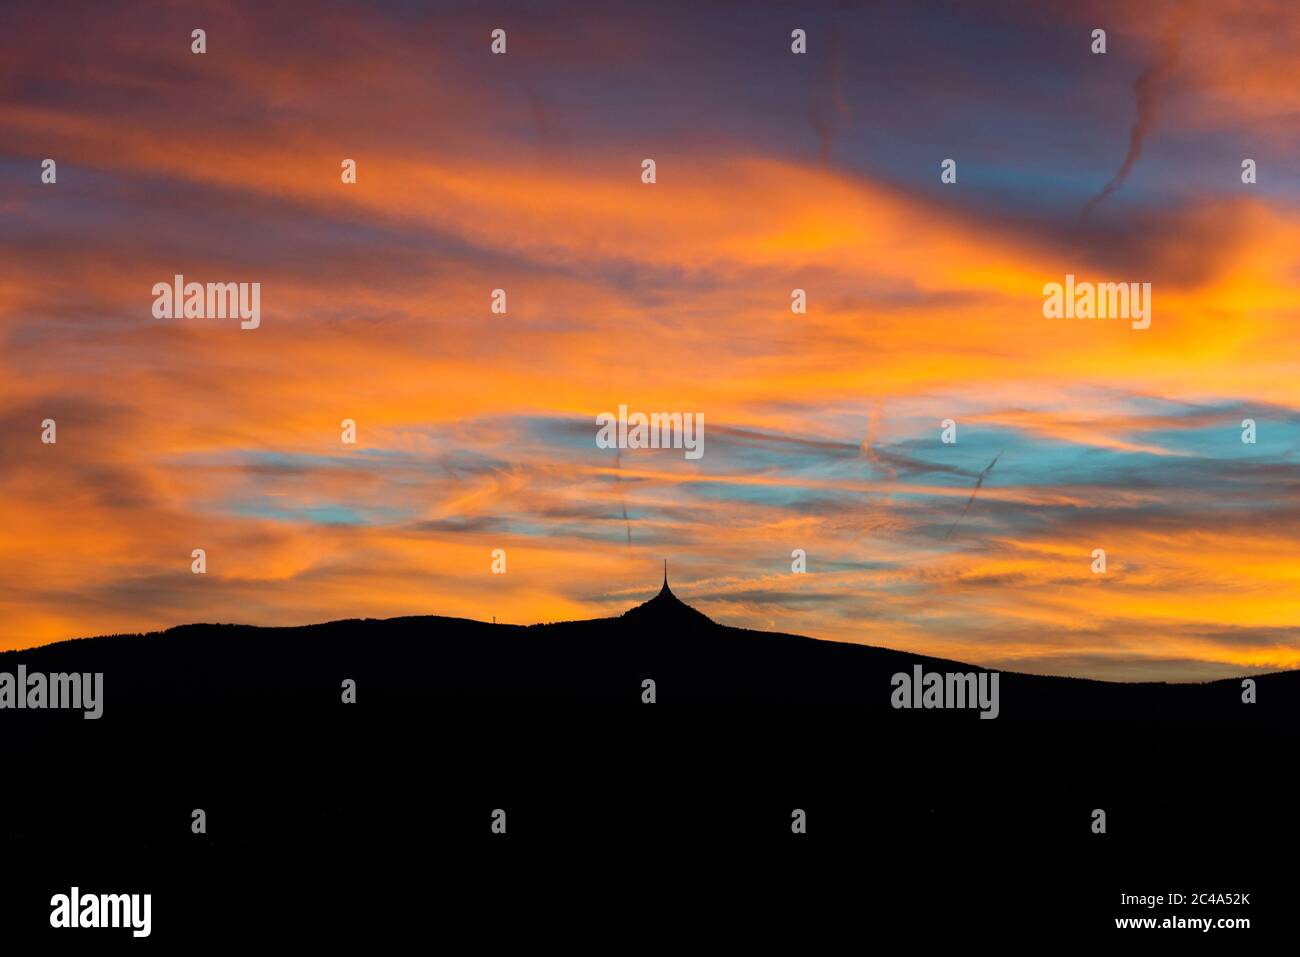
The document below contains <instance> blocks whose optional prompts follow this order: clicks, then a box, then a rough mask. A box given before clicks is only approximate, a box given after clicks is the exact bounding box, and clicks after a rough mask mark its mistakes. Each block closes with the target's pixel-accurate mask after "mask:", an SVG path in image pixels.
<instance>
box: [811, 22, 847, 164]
mask: <svg viewBox="0 0 1300 957" xmlns="http://www.w3.org/2000/svg"><path fill="white" fill-rule="evenodd" d="M828 45H829V47H830V50H829V54H828V57H827V59H826V60H824V61H823V63H824V64H825V67H824V69H823V70H822V71H821V72H820V73H819V74H818V76H817V78H816V79H815V80H814V81H813V86H812V89H811V90H810V96H809V103H808V120H809V122H810V123H811V124H812V128H813V132H815V133H816V134H817V140H818V142H819V143H820V144H821V160H822V165H823V166H830V165H831V147H832V146H834V145H835V138H836V137H837V136H839V134H840V131H841V130H842V129H843V128H844V123H845V121H846V120H847V119H848V116H849V106H848V103H847V102H845V99H844V44H843V43H842V42H841V41H840V32H839V29H838V28H837V27H835V26H832V27H831V29H830V32H829V44H828Z"/></svg>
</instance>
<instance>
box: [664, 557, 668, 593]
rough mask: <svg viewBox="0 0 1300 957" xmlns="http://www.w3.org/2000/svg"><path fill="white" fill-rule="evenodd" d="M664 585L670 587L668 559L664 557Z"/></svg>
mask: <svg viewBox="0 0 1300 957" xmlns="http://www.w3.org/2000/svg"><path fill="white" fill-rule="evenodd" d="M664 587H665V588H667V587H668V559H666V558H665V559H664Z"/></svg>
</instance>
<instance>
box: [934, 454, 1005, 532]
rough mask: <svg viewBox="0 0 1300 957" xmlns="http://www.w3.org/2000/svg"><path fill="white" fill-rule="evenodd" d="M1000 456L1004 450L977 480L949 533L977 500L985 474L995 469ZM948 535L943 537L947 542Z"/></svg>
mask: <svg viewBox="0 0 1300 957" xmlns="http://www.w3.org/2000/svg"><path fill="white" fill-rule="evenodd" d="M1004 451H1005V450H1004ZM1000 458H1002V452H999V453H998V454H997V455H995V456H993V461H992V462H990V463H989V467H988V468H986V469H985V470H984V471H983V472H981V473H980V477H979V478H977V479H976V480H975V489H974V490H973V491H972V492H971V493H970V498H969V499H967V500H966V507H965V508H963V509H962V510H961V515H959V516H957V521H956V522H953V523H952V528H950V529H948V535H951V534H952V529H953V528H956V527H957V525H958V523H959V522H961V520H962V519H963V518H965V517H966V513H967V512H969V511H970V507H971V504H972V503H973V502H974V501H975V496H976V495H978V494H979V492H980V486H981V485H983V484H984V476H986V475H988V474H989V473H990V472H992V471H993V466H995V465H997V464H998V459H1000ZM948 535H945V536H944V537H943V540H944V541H945V542H946V541H947V540H948Z"/></svg>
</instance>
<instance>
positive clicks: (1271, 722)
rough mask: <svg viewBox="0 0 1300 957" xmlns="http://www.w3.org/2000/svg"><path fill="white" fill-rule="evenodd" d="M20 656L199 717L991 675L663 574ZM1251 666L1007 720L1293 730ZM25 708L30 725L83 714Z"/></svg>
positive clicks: (1048, 706) (896, 714) (886, 691)
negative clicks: (778, 621) (330, 706)
mask: <svg viewBox="0 0 1300 957" xmlns="http://www.w3.org/2000/svg"><path fill="white" fill-rule="evenodd" d="M20 663H21V664H24V665H26V667H27V669H28V671H29V672H31V671H40V672H69V671H77V672H87V671H90V672H103V673H104V675H105V679H104V684H105V689H106V690H105V696H106V704H105V708H106V712H107V713H108V714H112V713H114V712H116V711H120V710H122V709H138V710H147V711H151V712H154V711H157V710H158V709H165V711H166V713H168V714H172V715H176V714H180V713H185V712H206V711H211V710H212V709H214V708H220V707H223V706H224V705H225V704H227V703H230V702H235V701H246V702H253V701H256V700H262V701H264V702H266V703H269V704H276V703H278V704H279V705H281V706H284V707H291V706H294V705H295V703H296V702H299V701H302V702H311V701H324V702H334V701H337V700H338V697H339V694H340V687H341V683H342V682H343V680H344V679H351V680H353V681H355V682H357V686H358V695H359V698H360V699H362V700H364V701H365V702H366V704H368V705H370V706H372V707H374V706H377V705H391V706H411V707H415V706H435V705H437V704H438V703H448V704H449V703H456V704H459V705H468V704H470V703H471V702H473V701H476V700H477V701H482V702H491V703H493V704H494V705H496V706H508V703H509V702H516V703H519V704H523V703H525V702H527V703H529V706H530V707H531V706H532V705H535V704H537V703H538V702H551V703H552V704H554V705H556V706H561V707H562V706H565V705H574V704H581V703H584V702H595V701H604V702H609V703H618V702H623V703H626V704H628V705H635V706H638V707H639V706H640V705H641V703H642V702H641V695H642V682H643V681H644V680H645V679H652V680H653V681H654V682H655V685H656V695H657V702H656V703H658V704H660V705H664V704H672V703H674V702H689V703H694V704H700V705H708V704H711V703H712V704H717V703H725V702H751V703H754V704H765V705H771V706H774V707H782V706H797V707H802V708H806V707H817V708H827V707H834V708H841V709H849V710H851V711H852V712H854V713H855V714H861V715H870V716H872V718H873V720H892V721H902V722H911V723H917V722H925V721H936V720H941V721H970V720H978V711H977V710H976V709H969V710H915V709H894V708H893V707H892V706H891V703H890V698H891V693H892V690H893V686H892V684H891V679H892V676H893V675H894V674H896V673H898V672H904V673H908V674H909V675H910V674H911V673H912V669H913V666H914V665H918V664H919V665H921V666H922V668H923V670H924V671H926V672H933V671H937V672H944V673H947V672H963V673H968V672H972V671H978V670H980V669H979V668H978V667H977V666H975V665H972V664H967V663H963V662H957V661H950V660H946V659H941V658H934V657H929V656H924V655H916V654H912V653H908V652H902V651H892V650H889V649H885V648H877V647H870V646H864V645H857V644H846V643H840V642H832V641H823V640H818V639H813V638H806V637H801V636H796V635H788V634H777V633H770V632H759V631H750V630H746V629H741V628H732V627H728V626H725V625H721V624H718V623H716V622H714V621H712V620H711V619H709V618H708V617H706V616H705V615H703V614H702V613H700V612H699V611H697V610H696V609H694V608H692V607H690V606H689V605H687V604H685V603H684V602H682V601H681V600H680V599H678V598H677V596H676V595H674V594H673V592H672V591H671V589H670V588H669V587H668V582H667V576H666V574H665V579H664V584H663V587H662V589H661V590H660V591H659V593H658V594H657V595H656V596H655V597H654V598H652V599H651V600H649V601H647V602H645V603H644V604H641V605H638V606H636V607H634V608H632V609H630V610H629V611H627V612H625V613H624V614H622V615H621V616H618V617H615V618H603V619H594V620H586V621H569V622H560V623H553V624H539V625H531V626H518V625H504V624H500V625H498V624H488V623H485V622H479V621H471V620H466V619H458V618H443V617H437V616H429V617H406V618H392V619H385V620H375V619H361V620H356V619H353V620H345V621H334V622H328V623H325V624H319V625H307V626H301V627H291V628H263V627H253V626H247V625H221V624H196V625H185V626H181V627H177V628H171V629H168V630H167V631H164V632H161V633H153V634H143V635H115V636H109V637H101V638H91V639H80V640H74V641H67V642H60V643H57V644H52V645H47V646H44V647H40V648H34V649H29V650H24V651H19V652H10V653H6V654H2V655H0V671H9V672H13V671H14V670H15V668H16V666H17V665H18V664H20ZM1252 677H1253V679H1254V680H1255V682H1256V685H1257V697H1258V703H1256V704H1244V703H1243V702H1242V700H1241V699H1242V685H1241V680H1240V679H1228V680H1222V681H1213V682H1208V683H1202V684H1168V683H1156V682H1142V683H1117V682H1105V681H1093V680H1083V679H1075V678H1060V677H1044V676H1035V675H1026V674H1016V673H1010V672H1003V673H1001V677H1000V689H999V709H1000V713H999V717H998V719H997V720H998V721H1001V722H1016V721H1026V720H1029V721H1036V720H1053V721H1083V722H1097V721H1101V722H1106V721H1135V720H1136V721H1154V722H1163V723H1172V724H1177V723H1182V722H1189V721H1190V722H1197V721H1213V722H1215V723H1216V724H1223V723H1230V724H1234V725H1236V724H1240V725H1255V726H1264V727H1268V726H1277V727H1293V726H1294V725H1295V724H1296V718H1297V717H1300V672H1279V673H1273V674H1266V675H1255V676H1252ZM22 714H24V715H26V716H27V717H28V718H29V719H30V720H32V721H37V722H39V721H42V720H49V721H59V720H68V719H70V718H71V717H72V716H67V715H49V716H41V715H37V714H36V713H33V712H24V713H22ZM14 716H15V715H14V714H12V713H11V715H10V717H14ZM76 717H79V715H78V716H76ZM984 723H986V724H987V723H989V722H984Z"/></svg>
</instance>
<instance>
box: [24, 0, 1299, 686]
mask: <svg viewBox="0 0 1300 957" xmlns="http://www.w3.org/2000/svg"><path fill="white" fill-rule="evenodd" d="M272 6H274V7H275V9H274V10H271V9H268V8H270V7H272ZM1181 7H1182V5H1179V6H1178V7H1177V9H1181ZM1126 8H1127V9H1126ZM1190 9H1191V11H1192V12H1190V13H1188V14H1176V13H1175V10H1176V7H1175V5H1173V4H1168V3H1163V2H1147V3H1142V4H1132V3H1130V4H1111V3H1088V2H1061V3H1034V4H1005V5H1003V4H996V3H991V4H990V3H980V4H969V3H953V4H950V5H949V4H911V3H898V4H889V3H884V4H867V3H863V4H853V3H825V4H806V3H801V4H799V5H797V6H796V5H781V4H766V3H717V4H706V3H690V4H687V3H681V4H677V3H662V4H644V3H627V4H621V3H615V2H601V3H596V2H594V0H592V2H589V3H583V4H567V5H566V4H559V3H548V4H544V5H541V4H537V3H523V2H520V3H514V4H503V3H491V2H485V3H455V4H436V3H435V4H425V3H414V2H406V3H397V2H394V3H387V4H383V3H379V4H342V3H312V4H302V5H301V6H297V7H295V6H294V5H292V4H275V5H271V4H262V3H253V2H250V3H238V4H236V3H230V4H226V3H212V4H201V3H200V4H187V5H185V9H183V10H182V9H179V8H178V7H177V6H175V5H171V4H162V3H158V4H148V3H132V4H125V5H113V4H63V3H49V4H45V3H42V4H38V3H34V2H21V3H10V4H5V5H4V7H3V8H2V9H0V245H2V247H3V249H2V253H0V649H4V648H16V647H24V646H28V645H34V644H40V643H44V642H49V641H54V640H58V639H63V638H70V637H77V636H84V635H94V634H106V633H114V632H124V631H145V630H156V629H161V628H165V627H170V626H172V625H177V624H182V623H187V622H195V621H237V622H246V623H251V624H266V625H276V624H283V625H287V624H306V623H310V622H319V621H326V620H331V619H336V618H346V617H392V616H397V615H410V614H441V615H452V616H462V617H469V618H477V619H484V620H490V619H491V617H492V616H496V618H497V620H498V621H506V622H517V623H531V622H536V621H551V620H560V619H571V618H590V617H598V616H605V615H611V614H618V613H621V612H622V611H624V610H625V609H626V608H628V607H630V606H631V605H633V604H636V603H638V602H640V601H643V600H645V599H646V598H647V597H649V596H650V595H652V594H653V593H654V592H655V591H656V590H657V589H658V585H659V575H660V567H661V561H662V560H663V559H664V558H667V559H668V560H669V562H670V573H671V578H672V583H673V587H674V590H675V591H676V592H677V594H678V595H679V597H681V598H682V599H683V600H685V601H688V602H690V603H691V604H693V605H695V606H696V607H698V608H699V609H700V610H701V611H703V612H705V613H706V614H708V615H710V616H711V617H713V618H715V619H716V620H718V621H720V622H723V623H726V624H733V625H739V626H744V627H752V628H761V629H768V630H777V631H787V632H794V633H799V634H806V635H812V636H816V637H822V638H834V639H838V640H844V641H854V642H864V643H869V644H874V645H883V646H887V647H892V648H899V649H904V650H910V651H916V652H924V653H928V654H935V655H942V656H946V657H952V658H958V659H961V660H966V661H970V662H974V663H976V664H979V665H981V666H985V667H997V668H1003V669H1007V670H1021V671H1032V672H1038V673H1048V674H1070V675H1084V676H1093V677H1103V678H1114V679H1121V680H1134V679H1147V678H1156V679H1168V680H1200V679H1204V678H1210V677H1223V676H1226V675H1233V674H1245V673H1252V672H1255V671H1260V670H1277V669H1281V668H1296V667H1300V547H1298V546H1300V542H1298V539H1300V336H1298V335H1297V332H1298V331H1300V57H1298V56H1297V55H1296V51H1297V50H1300V7H1297V6H1296V4H1295V3H1294V2H1291V0H1279V2H1277V3H1268V2H1250V3H1233V2H1226V0H1224V2H1215V3H1212V4H1210V3H1207V4H1201V5H1197V6H1192V7H1191V8H1190ZM497 27H500V28H503V29H505V30H506V31H507V36H508V52H507V54H506V55H504V56H494V55H492V54H491V53H490V51H489V43H490V37H489V34H490V32H491V31H492V29H493V28H497ZM194 28H203V29H205V30H206V31H207V52H206V53H205V54H202V55H196V54H193V53H191V51H190V44H191V39H190V34H191V31H192V30H193V29H194ZM795 28H802V29H805V30H806V31H807V35H808V53H807V54H805V55H795V54H792V53H791V51H790V33H791V30H793V29H795ZM1094 28H1103V29H1105V30H1106V31H1107V45H1108V52H1107V53H1106V54H1105V55H1096V54H1093V53H1092V52H1091V51H1090V46H1091V42H1092V41H1091V36H1090V35H1091V32H1092V30H1093V29H1094ZM1162 63H1163V66H1162V65H1161V64H1162ZM1144 73H1145V74H1146V75H1147V78H1148V79H1147V81H1146V82H1144V83H1139V77H1141V76H1143V75H1144ZM1139 91H1142V93H1143V97H1142V98H1143V103H1144V111H1143V116H1144V121H1143V123H1142V124H1141V135H1140V136H1138V137H1137V141H1138V142H1137V144H1136V145H1137V146H1139V147H1140V149H1137V150H1136V151H1135V153H1134V156H1133V158H1132V162H1131V170H1130V172H1129V174H1128V176H1127V178H1126V179H1125V180H1124V181H1123V182H1122V183H1121V184H1120V185H1119V186H1118V188H1116V189H1115V190H1114V191H1113V193H1111V194H1110V195H1107V196H1106V197H1105V198H1104V199H1102V200H1101V201H1100V202H1098V203H1096V204H1095V205H1094V206H1093V208H1092V209H1091V210H1089V211H1088V213H1087V214H1086V215H1085V214H1084V209H1085V207H1086V206H1087V205H1088V203H1089V201H1090V200H1091V199H1093V198H1094V197H1097V196H1098V195H1099V194H1100V193H1101V192H1102V190H1103V188H1104V187H1105V186H1106V184H1107V183H1108V182H1110V181H1111V180H1112V178H1113V177H1115V175H1116V173H1117V172H1118V171H1119V170H1120V168H1121V166H1122V164H1124V162H1125V157H1126V155H1127V154H1128V153H1129V151H1130V145H1131V142H1132V141H1131V131H1132V130H1133V128H1134V125H1135V121H1136V120H1137V119H1138V117H1139ZM46 157H49V158H53V159H55V160H56V162H57V183H56V184H53V185H50V184H43V183H42V182H41V161H42V160H43V159H44V158H46ZM345 158H351V159H354V160H356V163H357V183H356V184H355V185H351V184H344V183H342V182H341V181H340V164H341V162H342V161H343V160H344V159H345ZM644 158H653V159H654V160H655V161H656V164H657V182H656V183H655V184H654V185H645V184H643V183H642V182H641V161H642V160H643V159H644ZM945 158H953V159H955V160H956V161H957V164H958V181H957V182H956V183H955V184H944V183H941V182H940V175H939V174H940V163H941V162H942V161H943V160H944V159H945ZM1245 158H1252V159H1254V160H1255V161H1256V163H1257V166H1258V182H1257V183H1255V184H1252V185H1247V184H1243V183H1242V179H1241V163H1242V160H1243V159H1245ZM177 273H180V274H183V275H184V276H185V277H186V279H187V280H194V281H199V282H207V281H212V282H217V281H220V282H226V281H233V282H254V281H255V282H260V283H261V311H262V317H261V327H260V328H259V329H256V330H241V329H240V328H239V324H238V322H237V321H226V320H208V319H156V318H154V317H153V315H152V313H151V308H152V305H153V295H152V293H151V288H152V287H153V285H154V284H155V283H157V282H160V281H162V282H170V281H171V280H172V277H173V276H174V275H175V274H177ZM1067 273H1070V274H1074V275H1075V276H1076V277H1078V278H1079V279H1080V280H1090V281H1096V282H1107V281H1125V282H1130V281H1131V282H1150V283H1151V284H1152V299H1153V319H1152V323H1151V328H1150V329H1147V330H1145V331H1135V330H1133V329H1131V328H1130V327H1129V323H1128V322H1127V321H1125V320H1087V319H1047V318H1044V316H1043V311H1042V305H1043V286H1044V284H1046V283H1049V282H1062V281H1063V279H1064V276H1065V275H1066V274H1067ZM494 288H504V289H505V290H506V291H507V296H508V313H507V314H506V315H494V314H492V312H491V311H490V309H489V304H490V295H491V291H492V290H493V289H494ZM794 288H802V289H805V290H807V294H808V312H807V314H806V315H794V314H792V313H791V310H790V293H791V290H792V289H794ZM620 404H622V405H627V406H628V407H629V408H630V409H632V410H640V411H645V412H652V411H659V412H700V413H703V415H704V419H705V435H704V449H705V454H704V456H703V457H702V458H701V459H699V460H698V461H690V460H687V459H686V458H685V457H684V456H683V454H682V452H681V450H622V451H616V450H607V449H601V448H597V446H596V443H595V433H596V426H595V417H596V415H597V414H599V413H601V412H606V411H611V412H614V411H617V409H618V406H619V405H620ZM47 418H53V419H55V420H56V422H57V429H58V441H57V444H55V445H47V444H42V442H41V422H42V420H44V419H47ZM347 418H351V419H354V420H355V421H356V423H357V428H358V441H357V444H356V445H355V446H348V445H344V444H342V442H341V441H340V422H341V421H342V420H343V419H347ZM949 418H951V419H953V420H955V421H956V423H957V437H958V438H957V442H956V444H955V445H945V444H943V443H942V442H941V441H940V423H941V421H942V420H944V419H949ZM1244 418H1253V419H1254V420H1255V421H1256V422H1257V429H1258V441H1257V442H1256V444H1254V445H1249V444H1243V442H1242V441H1241V435H1242V429H1241V422H1242V420H1243V419H1244ZM999 453H1001V458H1000V459H999V460H998V462H997V464H996V466H995V467H994V468H993V469H992V470H991V471H990V472H989V473H988V476H987V477H986V478H985V479H984V482H983V484H982V487H981V488H980V490H979V493H978V495H977V496H976V498H975V500H974V502H973V504H971V506H970V509H969V511H968V512H967V513H966V515H965V518H964V519H962V520H961V521H960V522H958V519H959V516H961V514H962V510H963V508H964V507H965V506H966V504H967V501H968V500H969V498H970V496H971V492H972V490H973V489H974V488H975V483H976V479H977V477H978V476H979V475H980V473H981V472H982V471H984V469H985V468H986V466H988V465H989V463H990V462H991V461H992V460H993V459H994V457H995V456H997V455H998V454H999ZM625 515H626V518H625V517H624V516H625ZM954 523H957V524H956V525H955V528H954ZM950 531H951V533H950ZM949 533H950V534H949ZM194 548H204V549H205V550H206V552H207V561H208V573H207V574H206V575H194V574H191V571H190V565H191V557H190V556H191V551H192V549H194ZM496 548H502V549H505V550H506V553H507V562H508V571H507V573H506V574H505V575H494V574H492V573H491V567H490V566H491V552H492V550H493V549H496ZM1096 548H1104V549H1105V551H1106V556H1107V573H1106V574H1105V575H1104V576H1102V575H1095V574H1093V572H1092V571H1091V565H1092V557H1091V556H1092V552H1093V550H1094V549H1096ZM795 549H804V550H805V551H806V553H807V572H806V573H805V574H795V573H792V572H791V553H792V551H793V550H795Z"/></svg>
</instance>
